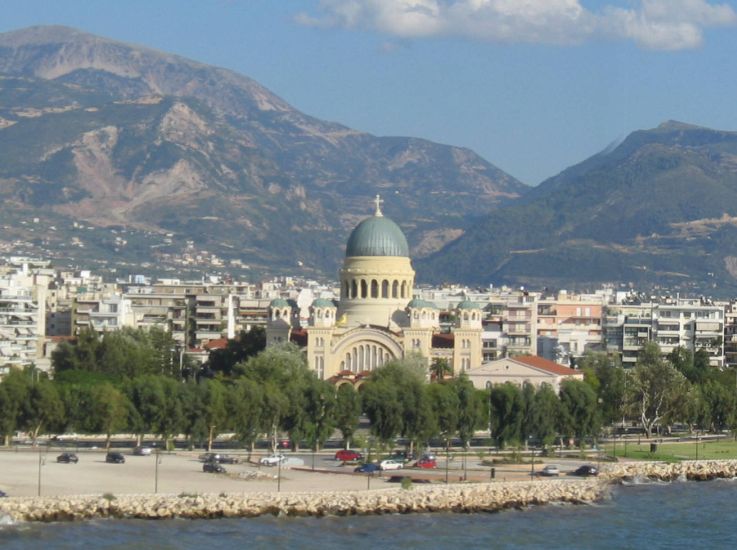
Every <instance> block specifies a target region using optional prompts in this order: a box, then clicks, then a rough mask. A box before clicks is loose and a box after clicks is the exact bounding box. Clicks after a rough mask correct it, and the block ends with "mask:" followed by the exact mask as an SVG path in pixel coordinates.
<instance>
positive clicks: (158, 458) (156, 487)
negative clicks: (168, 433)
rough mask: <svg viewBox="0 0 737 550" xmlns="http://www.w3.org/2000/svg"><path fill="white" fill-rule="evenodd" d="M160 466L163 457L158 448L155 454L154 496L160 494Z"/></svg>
mask: <svg viewBox="0 0 737 550" xmlns="http://www.w3.org/2000/svg"><path fill="white" fill-rule="evenodd" d="M159 464H161V456H160V455H159V449H158V447H157V448H156V453H155V454H154V494H156V493H158V492H159Z"/></svg>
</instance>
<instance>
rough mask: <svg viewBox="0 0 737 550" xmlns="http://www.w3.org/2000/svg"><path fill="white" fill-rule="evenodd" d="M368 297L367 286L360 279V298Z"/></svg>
mask: <svg viewBox="0 0 737 550" xmlns="http://www.w3.org/2000/svg"><path fill="white" fill-rule="evenodd" d="M367 296H368V285H367V284H366V281H364V280H363V279H361V298H366V297H367Z"/></svg>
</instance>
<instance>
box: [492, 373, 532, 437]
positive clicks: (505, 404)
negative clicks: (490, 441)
mask: <svg viewBox="0 0 737 550" xmlns="http://www.w3.org/2000/svg"><path fill="white" fill-rule="evenodd" d="M489 402H490V404H491V405H490V406H491V425H492V433H494V434H495V437H496V441H497V446H498V447H499V448H500V449H503V448H504V447H505V445H507V444H508V443H511V442H519V440H520V431H521V426H522V420H523V416H524V403H523V401H522V392H521V391H520V389H519V388H518V387H517V386H515V385H514V384H512V383H511V382H505V383H504V384H499V385H496V386H493V387H492V388H491V390H490V395H489Z"/></svg>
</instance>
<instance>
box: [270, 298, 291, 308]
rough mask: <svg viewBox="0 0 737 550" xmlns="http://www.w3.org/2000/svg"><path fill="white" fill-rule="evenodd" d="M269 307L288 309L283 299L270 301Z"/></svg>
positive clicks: (287, 304) (287, 303)
mask: <svg viewBox="0 0 737 550" xmlns="http://www.w3.org/2000/svg"><path fill="white" fill-rule="evenodd" d="M269 305H270V306H271V307H290V306H289V302H287V301H286V300H285V299H284V298H275V299H274V300H271V303H270V304H269Z"/></svg>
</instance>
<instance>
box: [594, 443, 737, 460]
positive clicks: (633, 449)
mask: <svg viewBox="0 0 737 550" xmlns="http://www.w3.org/2000/svg"><path fill="white" fill-rule="evenodd" d="M650 443H657V445H658V448H657V451H655V452H653V453H651V452H650ZM626 447H627V453H626V454H625V445H624V442H622V441H617V443H616V445H614V444H612V443H607V444H606V445H604V449H605V450H606V452H607V454H609V455H614V454H615V451H616V456H617V457H626V458H633V459H640V460H662V461H665V462H678V461H680V460H695V459H697V458H698V459H699V460H710V459H730V458H733V459H734V458H737V441H734V440H732V439H730V440H724V439H722V440H718V441H699V442H698V443H697V442H696V441H686V442H670V443H669V442H664V443H660V442H658V441H657V440H650V441H649V440H641V441H640V443H639V444H638V443H637V442H636V441H627V446H626ZM697 448H698V450H697Z"/></svg>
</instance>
